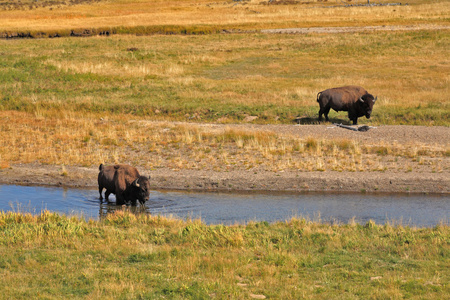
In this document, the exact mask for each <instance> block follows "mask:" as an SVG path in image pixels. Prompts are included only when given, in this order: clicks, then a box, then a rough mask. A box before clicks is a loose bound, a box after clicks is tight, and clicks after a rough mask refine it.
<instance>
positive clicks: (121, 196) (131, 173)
mask: <svg viewBox="0 0 450 300" xmlns="http://www.w3.org/2000/svg"><path fill="white" fill-rule="evenodd" d="M99 170H100V172H99V173H98V191H99V194H100V199H103V197H102V191H103V189H106V192H105V198H106V200H108V197H109V195H110V194H115V195H116V204H118V205H122V204H128V203H129V202H131V203H132V204H136V200H139V202H140V203H141V204H144V203H145V201H147V199H148V197H149V193H150V181H149V179H148V178H147V177H145V176H141V175H140V174H139V172H138V170H137V169H136V168H134V167H132V166H129V165H125V164H117V165H114V166H104V165H103V164H101V165H100V166H99Z"/></svg>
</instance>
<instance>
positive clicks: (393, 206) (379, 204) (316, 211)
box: [0, 185, 450, 227]
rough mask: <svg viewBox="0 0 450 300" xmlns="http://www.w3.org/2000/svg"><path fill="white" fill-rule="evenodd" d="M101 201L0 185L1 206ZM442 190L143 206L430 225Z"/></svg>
mask: <svg viewBox="0 0 450 300" xmlns="http://www.w3.org/2000/svg"><path fill="white" fill-rule="evenodd" d="M110 200H112V203H106V202H101V201H100V200H99V199H98V191H97V190H92V189H88V190H83V189H64V188H48V187H28V186H15V185H0V210H2V211H5V212H6V211H16V212H30V213H34V214H39V213H40V212H41V211H42V210H49V211H54V212H59V213H64V214H68V215H80V216H83V217H85V218H86V219H89V218H90V219H99V218H101V217H102V216H105V215H106V214H108V213H110V212H112V211H114V210H116V209H120V207H116V206H115V205H114V201H115V198H114V195H111V196H110ZM449 207H450V197H449V196H447V195H406V194H359V193H355V194H342V193H339V194H333V193H304V194H280V193H275V194H267V193H266V194H261V193H243V194H238V193H203V192H200V193H194V192H161V191H152V192H151V194H150V200H149V201H148V202H147V203H146V205H145V208H141V207H139V206H138V207H134V208H133V207H132V208H130V209H131V210H135V211H141V212H142V211H144V212H147V213H152V214H156V215H165V216H175V217H179V218H182V219H186V218H188V217H190V218H195V219H196V218H201V219H202V221H203V222H205V223H207V224H226V225H229V224H235V223H246V222H249V221H267V222H274V221H284V220H288V219H290V218H291V217H305V218H309V219H311V220H319V219H320V220H322V221H327V222H335V221H336V222H340V223H348V221H349V220H350V219H352V218H355V221H356V222H358V223H362V224H364V223H366V222H367V221H369V220H373V221H375V222H376V223H377V224H384V223H386V222H388V221H389V222H393V223H396V224H397V223H400V222H401V223H402V224H403V225H411V226H421V227H422V226H434V225H436V224H439V223H440V222H441V221H443V222H445V223H448V221H450V208H449Z"/></svg>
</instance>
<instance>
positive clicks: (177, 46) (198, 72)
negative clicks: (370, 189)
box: [0, 30, 450, 126]
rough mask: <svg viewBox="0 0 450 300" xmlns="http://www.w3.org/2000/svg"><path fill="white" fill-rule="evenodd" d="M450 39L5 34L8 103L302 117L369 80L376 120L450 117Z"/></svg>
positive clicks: (4, 99) (157, 113) (2, 69)
mask: <svg viewBox="0 0 450 300" xmlns="http://www.w3.org/2000/svg"><path fill="white" fill-rule="evenodd" d="M449 41H450V39H449V38H448V31H445V30H444V31H433V30H430V31H419V32H378V33H360V34H339V35H306V36H305V35H278V34H273V35H270V34H258V33H255V34H232V35H222V34H213V35H202V36H162V35H156V36H143V37H137V36H130V35H125V36H113V37H93V38H87V39H73V38H60V39H39V40H29V39H25V40H24V39H23V40H0V45H1V49H2V50H1V51H2V55H1V56H0V109H1V110H20V111H26V112H29V113H33V114H36V115H41V116H44V117H45V116H48V115H51V114H53V115H64V114H67V113H69V112H70V113H82V114H84V113H86V112H95V113H99V114H100V115H102V114H104V113H106V114H131V115H134V116H145V117H150V118H154V119H160V120H161V119H163V120H194V121H200V122H202V121H209V122H210V121H214V122H217V121H219V122H239V121H242V120H244V119H245V117H246V116H249V115H251V116H256V117H258V118H257V119H256V120H255V121H254V122H258V123H292V122H293V120H294V119H295V117H297V116H303V117H312V118H315V117H316V115H317V111H318V104H317V102H316V95H317V93H318V92H319V91H322V90H324V89H326V88H329V87H334V86H341V85H346V84H357V85H361V86H364V87H365V88H366V89H367V90H368V91H369V92H370V93H372V94H374V95H377V96H378V99H379V100H378V102H377V103H376V104H375V108H374V114H373V118H372V119H371V120H367V121H366V120H365V119H364V122H365V123H366V122H367V123H369V124H410V125H445V126H448V125H449V120H450V116H449V112H450V108H449V101H447V100H446V99H445V97H444V98H443V96H442V95H448V94H449V92H450V91H449V84H448V76H449V75H448V74H450V70H449V69H450V68H449V65H450V64H449V58H448V51H447V49H448V48H449V47H450V42H449ZM332 114H333V113H332ZM134 116H130V118H133V117H134ZM341 116H342V118H343V119H344V120H345V119H346V115H345V113H341Z"/></svg>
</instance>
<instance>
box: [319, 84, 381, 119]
mask: <svg viewBox="0 0 450 300" xmlns="http://www.w3.org/2000/svg"><path fill="white" fill-rule="evenodd" d="M376 100H377V98H374V97H373V96H372V95H371V94H369V93H368V92H367V91H366V90H365V89H363V88H362V87H360V86H354V85H351V86H343V87H338V88H332V89H328V90H324V91H322V92H320V93H318V94H317V102H319V105H320V110H319V121H322V114H324V115H325V120H327V121H329V119H328V113H329V112H330V109H331V108H332V109H334V110H335V111H348V118H349V119H350V120H351V121H353V125H356V124H357V123H358V118H359V117H362V116H366V118H367V119H369V118H370V115H371V114H372V109H373V105H374V104H375V101H376Z"/></svg>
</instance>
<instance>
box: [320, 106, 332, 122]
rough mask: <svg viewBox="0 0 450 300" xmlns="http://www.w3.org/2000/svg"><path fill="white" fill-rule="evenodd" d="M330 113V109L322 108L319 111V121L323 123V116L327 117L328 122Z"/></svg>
mask: <svg viewBox="0 0 450 300" xmlns="http://www.w3.org/2000/svg"><path fill="white" fill-rule="evenodd" d="M329 112H330V107H321V108H320V110H319V121H322V114H324V115H325V120H326V121H327V122H328V121H329V119H328V113H329Z"/></svg>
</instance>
